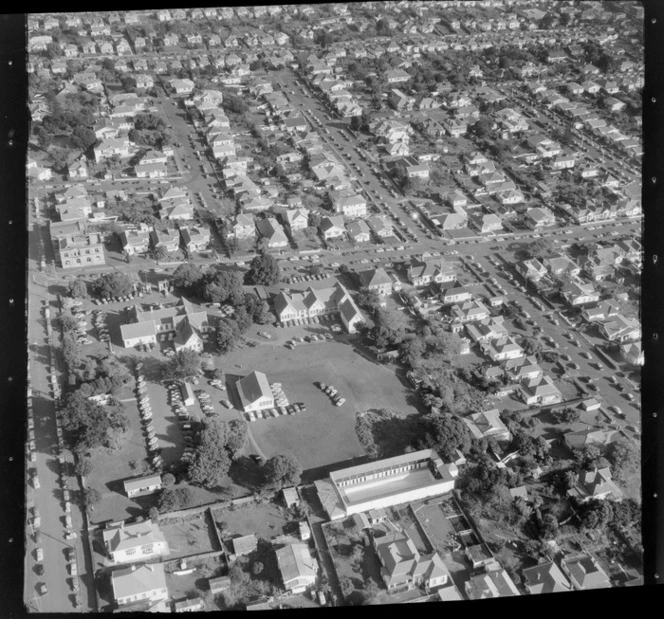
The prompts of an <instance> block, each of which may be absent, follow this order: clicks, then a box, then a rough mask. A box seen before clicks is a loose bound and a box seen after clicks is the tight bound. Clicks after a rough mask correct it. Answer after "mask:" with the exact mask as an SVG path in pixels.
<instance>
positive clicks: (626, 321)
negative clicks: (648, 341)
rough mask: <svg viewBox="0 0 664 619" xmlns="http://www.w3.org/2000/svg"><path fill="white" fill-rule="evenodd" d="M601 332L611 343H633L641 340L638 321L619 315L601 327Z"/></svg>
mask: <svg viewBox="0 0 664 619" xmlns="http://www.w3.org/2000/svg"><path fill="white" fill-rule="evenodd" d="M599 331H600V333H601V334H602V336H603V337H604V338H605V339H606V340H607V341H609V342H618V343H623V342H632V341H636V340H639V339H641V327H640V324H639V321H638V320H635V319H633V318H626V317H625V316H623V315H622V314H617V315H616V316H615V317H613V318H612V319H611V320H607V321H606V322H603V323H601V324H600V325H599Z"/></svg>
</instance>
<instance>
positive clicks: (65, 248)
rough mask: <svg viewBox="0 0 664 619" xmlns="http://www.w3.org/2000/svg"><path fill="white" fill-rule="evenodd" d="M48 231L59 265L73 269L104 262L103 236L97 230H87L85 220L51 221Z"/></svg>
mask: <svg viewBox="0 0 664 619" xmlns="http://www.w3.org/2000/svg"><path fill="white" fill-rule="evenodd" d="M49 232H50V235H51V242H52V244H53V251H54V253H55V259H56V263H57V265H58V266H59V267H61V268H63V269H73V268H81V267H85V266H99V265H102V264H106V257H105V255H104V241H103V237H102V235H101V234H100V233H99V232H88V229H87V226H86V223H85V221H82V220H80V219H78V220H76V221H72V222H68V221H64V222H61V223H56V222H51V223H50V224H49Z"/></svg>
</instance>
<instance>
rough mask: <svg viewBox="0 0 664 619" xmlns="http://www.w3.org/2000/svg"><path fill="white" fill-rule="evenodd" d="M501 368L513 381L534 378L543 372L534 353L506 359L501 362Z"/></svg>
mask: <svg viewBox="0 0 664 619" xmlns="http://www.w3.org/2000/svg"><path fill="white" fill-rule="evenodd" d="M503 369H504V370H505V373H506V374H507V376H508V377H509V378H510V379H511V380H513V381H515V382H518V381H523V380H534V379H536V378H540V377H541V376H542V375H543V374H544V370H543V369H542V367H541V366H540V364H539V363H537V357H535V356H534V355H531V356H529V357H517V358H515V359H508V360H507V361H505V363H504V364H503Z"/></svg>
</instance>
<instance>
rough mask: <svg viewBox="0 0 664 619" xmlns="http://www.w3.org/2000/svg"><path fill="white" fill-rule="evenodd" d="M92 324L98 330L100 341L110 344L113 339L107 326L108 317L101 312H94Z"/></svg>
mask: <svg viewBox="0 0 664 619" xmlns="http://www.w3.org/2000/svg"><path fill="white" fill-rule="evenodd" d="M92 324H93V326H94V328H95V329H96V330H97V336H98V337H99V341H101V342H104V343H106V342H108V341H110V339H111V336H110V334H109V333H108V327H107V326H106V316H105V314H104V312H102V311H101V310H92Z"/></svg>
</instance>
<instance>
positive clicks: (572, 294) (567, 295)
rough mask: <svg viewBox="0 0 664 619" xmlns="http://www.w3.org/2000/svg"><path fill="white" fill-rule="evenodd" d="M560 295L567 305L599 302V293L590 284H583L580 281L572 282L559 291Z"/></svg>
mask: <svg viewBox="0 0 664 619" xmlns="http://www.w3.org/2000/svg"><path fill="white" fill-rule="evenodd" d="M560 294H562V296H563V298H564V299H565V301H566V302H567V304H568V305H571V306H576V305H585V304H587V303H596V302H597V301H599V293H598V292H597V291H596V290H595V288H594V287H593V285H592V284H585V283H584V282H582V281H581V280H573V281H571V282H569V283H568V284H565V285H564V286H563V287H562V288H561V289H560Z"/></svg>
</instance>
